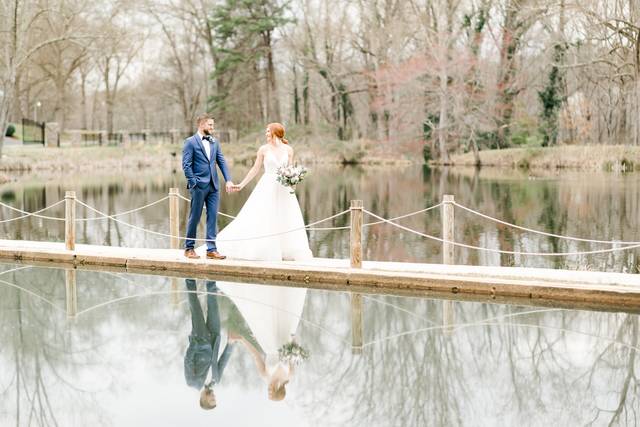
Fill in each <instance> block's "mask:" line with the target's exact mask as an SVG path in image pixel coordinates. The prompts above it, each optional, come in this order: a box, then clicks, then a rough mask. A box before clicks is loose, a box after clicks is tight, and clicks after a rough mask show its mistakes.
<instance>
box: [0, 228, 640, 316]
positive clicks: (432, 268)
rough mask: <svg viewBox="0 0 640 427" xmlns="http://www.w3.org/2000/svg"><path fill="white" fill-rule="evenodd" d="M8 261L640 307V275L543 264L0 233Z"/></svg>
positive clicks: (0, 248) (2, 255) (0, 256)
mask: <svg viewBox="0 0 640 427" xmlns="http://www.w3.org/2000/svg"><path fill="white" fill-rule="evenodd" d="M0 260H2V261H4V262H8V263H21V264H28V265H42V266H50V267H64V268H78V269H88V270H96V271H102V270H109V271H114V270H116V271H126V272H131V273H140V274H154V275H164V276H172V277H195V278H210V279H218V280H221V279H226V280H233V281H240V282H249V283H269V284H284V285H291V286H305V287H317V288H328V289H343V290H344V289H348V290H357V291H365V292H385V293H398V294H407V293H409V294H412V295H413V294H414V295H432V296H438V297H444V298H449V299H464V300H476V301H487V300H489V301H491V300H496V301H506V300H508V301H516V302H521V303H524V304H533V305H543V306H558V307H577V308H586V309H597V310H621V311H630V312H640V275H636V274H625V273H609V272H594V271H570V270H554V269H540V268H518V267H486V266H466V265H442V264H419V263H403V262H379V261H364V262H363V264H362V268H351V267H350V260H349V259H330V258H314V259H311V260H308V261H299V262H294V261H283V262H258V261H242V260H228V259H227V260H223V261H214V260H207V259H204V258H201V259H197V260H193V259H187V258H185V257H184V256H183V252H182V250H178V249H146V248H129V247H109V246H99V245H82V244H78V245H76V247H75V250H73V251H69V250H67V249H65V246H64V242H56V243H50V242H33V241H16V240H0Z"/></svg>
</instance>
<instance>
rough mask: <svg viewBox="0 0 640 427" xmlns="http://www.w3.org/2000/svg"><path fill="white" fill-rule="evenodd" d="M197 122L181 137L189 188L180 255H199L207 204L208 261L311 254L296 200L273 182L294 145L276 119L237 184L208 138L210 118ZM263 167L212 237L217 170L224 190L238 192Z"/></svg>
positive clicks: (217, 194)
mask: <svg viewBox="0 0 640 427" xmlns="http://www.w3.org/2000/svg"><path fill="white" fill-rule="evenodd" d="M197 125H198V131H197V132H196V133H195V135H193V136H191V137H189V138H187V139H186V140H185V142H184V148H183V152H182V168H183V170H184V174H185V177H186V178H187V188H188V189H189V191H190V192H191V208H190V213H189V220H188V223H187V240H186V243H185V256H186V257H187V258H199V256H198V255H197V254H196V252H195V250H194V248H195V238H196V231H197V227H198V222H200V217H201V216H202V209H203V207H204V206H206V208H207V233H206V236H207V237H206V238H207V243H206V251H207V255H206V257H207V258H209V259H224V258H226V256H227V255H228V256H229V257H231V258H237V259H248V260H265V261H267V260H268V261H281V260H283V259H289V260H302V259H308V258H311V257H312V254H311V250H310V249H309V241H308V239H307V234H306V231H305V230H304V220H303V218H302V213H301V212H300V206H299V205H298V199H297V198H296V196H295V194H291V193H290V191H289V189H288V188H286V187H284V186H283V185H281V184H279V183H278V182H277V181H276V177H277V174H276V172H277V170H278V168H279V167H281V166H286V165H287V164H291V163H292V161H293V149H292V148H291V146H289V145H288V142H287V140H286V139H285V138H284V127H283V126H282V125H281V124H279V123H271V124H269V125H268V126H267V129H266V138H267V143H266V144H264V145H262V146H261V147H260V148H259V149H258V152H257V157H256V161H255V163H254V165H253V167H252V168H251V169H250V170H249V172H248V173H247V175H246V177H245V178H244V179H243V180H242V182H240V184H238V185H236V184H234V183H233V182H232V180H231V174H230V173H229V170H228V168H227V163H226V161H225V158H224V156H223V155H222V150H221V148H220V143H219V142H218V140H216V139H215V138H213V136H212V135H213V126H214V121H213V118H212V117H211V116H209V115H207V114H204V115H201V116H199V117H198V119H197ZM216 165H217V167H216ZM263 167H264V175H263V176H262V178H261V179H260V180H259V181H258V183H257V184H256V187H255V189H254V190H253V191H252V193H251V195H250V196H249V198H248V199H247V201H246V203H245V204H244V206H243V207H242V209H241V210H240V212H239V213H238V215H237V217H236V218H235V219H234V220H233V221H232V222H231V223H230V224H229V225H228V226H227V227H225V229H224V230H222V231H221V232H220V234H218V235H217V236H216V234H217V233H216V218H217V214H218V206H219V203H220V186H219V182H218V172H217V168H220V171H221V172H222V175H223V177H224V180H225V182H226V190H227V192H228V193H231V192H236V191H240V190H242V189H243V188H244V187H245V186H246V185H247V184H248V183H249V182H250V181H251V180H252V179H253V178H254V177H255V176H256V175H257V174H258V172H259V171H260V169H261V168H263ZM291 230H295V231H291ZM264 236H266V237H264ZM256 237H258V238H256ZM218 250H219V251H220V252H218ZM223 253H224V254H225V255H222V254H223Z"/></svg>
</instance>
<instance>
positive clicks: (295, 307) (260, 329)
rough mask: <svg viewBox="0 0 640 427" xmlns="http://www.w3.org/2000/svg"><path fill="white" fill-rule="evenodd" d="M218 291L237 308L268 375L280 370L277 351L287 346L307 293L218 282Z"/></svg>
mask: <svg viewBox="0 0 640 427" xmlns="http://www.w3.org/2000/svg"><path fill="white" fill-rule="evenodd" d="M217 285H218V288H220V290H221V291H222V292H224V294H225V296H227V297H228V298H230V299H231V300H232V301H233V303H234V304H235V305H236V307H237V308H238V310H239V311H240V313H241V314H242V317H244V320H245V321H246V322H247V325H248V326H249V328H250V329H251V332H252V333H253V336H254V338H255V339H256V341H257V342H258V344H260V347H261V348H262V351H264V353H265V368H266V370H267V373H268V375H271V374H272V373H273V371H274V370H275V369H276V368H277V367H278V365H280V366H282V368H283V369H285V370H287V371H288V370H289V366H288V365H286V364H283V363H281V362H280V361H279V360H278V349H279V348H280V347H282V345H284V344H287V343H288V342H290V341H291V340H292V339H293V338H294V336H295V334H296V331H297V329H298V324H299V323H300V319H301V318H302V311H303V310H304V302H305V298H306V296H307V290H306V289H303V288H290V287H280V286H268V285H253V284H248V283H229V282H220V281H219V282H217Z"/></svg>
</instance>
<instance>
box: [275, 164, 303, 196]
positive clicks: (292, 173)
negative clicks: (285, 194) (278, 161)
mask: <svg viewBox="0 0 640 427" xmlns="http://www.w3.org/2000/svg"><path fill="white" fill-rule="evenodd" d="M276 173H277V177H276V181H278V182H279V183H280V184H282V185H284V186H285V187H291V191H289V193H291V194H293V193H295V191H296V185H297V184H299V183H300V182H301V181H302V180H303V179H304V177H305V175H306V174H307V168H305V167H304V166H297V165H296V166H280V167H279V168H278V170H277V172H276Z"/></svg>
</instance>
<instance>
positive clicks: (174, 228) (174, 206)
mask: <svg viewBox="0 0 640 427" xmlns="http://www.w3.org/2000/svg"><path fill="white" fill-rule="evenodd" d="M179 194H180V191H179V190H178V189H177V188H170V189H169V234H171V237H170V239H171V241H170V246H171V249H179V248H180V239H178V235H179V234H180V198H179V197H178V195H179ZM171 302H172V303H173V307H174V308H178V307H179V305H180V293H179V292H178V279H176V278H175V277H172V278H171Z"/></svg>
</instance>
